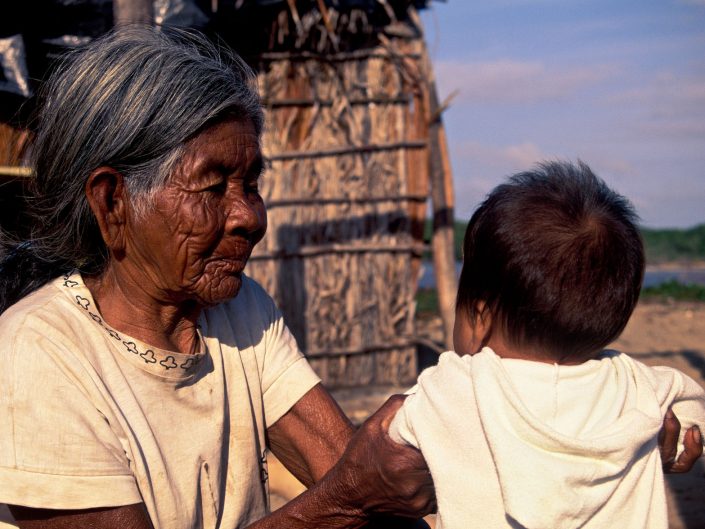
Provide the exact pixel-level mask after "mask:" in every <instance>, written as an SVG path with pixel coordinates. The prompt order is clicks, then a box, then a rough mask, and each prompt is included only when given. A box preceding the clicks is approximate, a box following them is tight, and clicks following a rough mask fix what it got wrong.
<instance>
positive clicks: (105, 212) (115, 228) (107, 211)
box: [86, 166, 127, 252]
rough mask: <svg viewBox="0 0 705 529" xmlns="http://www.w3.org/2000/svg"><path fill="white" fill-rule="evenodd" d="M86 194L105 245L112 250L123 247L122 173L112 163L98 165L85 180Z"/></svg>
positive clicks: (123, 198)
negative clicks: (110, 165) (110, 164)
mask: <svg viewBox="0 0 705 529" xmlns="http://www.w3.org/2000/svg"><path fill="white" fill-rule="evenodd" d="M86 198H87V199H88V204H89V205H90V207H91V210H93V214H94V215H95V218H96V220H97V221H98V226H99V228H100V233H101V235H102V236H103V241H105V244H106V246H107V247H108V248H109V249H110V250H111V251H112V252H120V251H121V250H124V248H125V224H126V220H127V219H126V214H127V207H126V199H127V196H126V190H125V183H124V178H123V176H122V173H120V171H118V170H116V169H113V168H112V167H107V166H103V167H98V168H97V169H96V170H95V171H93V172H92V173H91V174H90V176H89V177H88V181H87V182H86Z"/></svg>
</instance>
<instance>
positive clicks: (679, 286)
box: [641, 279, 705, 301]
mask: <svg viewBox="0 0 705 529" xmlns="http://www.w3.org/2000/svg"><path fill="white" fill-rule="evenodd" d="M641 299H646V300H655V301H665V300H675V301H705V286H704V285H684V284H683V283H679V282H678V281H676V280H675V279H672V280H670V281H666V282H665V283H661V284H660V285H656V286H653V287H648V288H645V289H643V290H642V291H641Z"/></svg>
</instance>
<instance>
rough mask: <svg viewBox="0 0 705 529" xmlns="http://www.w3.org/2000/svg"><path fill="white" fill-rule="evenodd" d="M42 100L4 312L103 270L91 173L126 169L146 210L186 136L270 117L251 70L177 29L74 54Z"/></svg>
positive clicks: (9, 257) (101, 43)
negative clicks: (68, 275)
mask: <svg viewBox="0 0 705 529" xmlns="http://www.w3.org/2000/svg"><path fill="white" fill-rule="evenodd" d="M40 103H41V104H40V108H39V112H38V127H37V134H36V139H35V141H34V144H33V146H32V149H31V156H32V160H33V169H34V172H35V175H34V176H33V178H32V181H31V185H30V193H29V194H30V196H29V204H30V206H31V207H30V208H29V211H28V212H27V217H28V222H29V227H28V230H27V231H28V232H29V235H28V237H29V241H16V240H12V238H9V237H8V236H7V234H5V235H4V236H3V240H2V244H1V246H2V249H1V250H0V254H2V255H3V257H4V258H3V261H2V263H0V313H1V312H2V311H4V310H5V309H6V308H7V307H9V306H10V305H12V304H13V303H14V302H16V301H17V300H19V299H20V298H21V297H23V296H25V295H27V294H28V293H30V292H31V291H33V290H35V289H37V288H39V287H40V286H42V285H43V284H44V283H46V282H47V281H49V280H50V279H52V278H54V277H57V276H59V275H61V274H62V273H65V272H67V271H70V270H72V269H74V268H75V269H78V270H80V271H82V272H85V273H94V274H95V273H99V272H100V271H101V270H102V269H103V267H104V266H105V264H106V263H107V259H108V251H107V249H106V247H105V244H104V242H103V239H102V237H101V234H100V230H99V229H98V225H97V222H96V220H95V217H94V215H93V212H92V211H91V209H90V207H89V205H88V201H87V199H86V196H85V191H84V188H85V184H86V181H87V180H88V177H89V175H90V174H91V172H92V171H93V170H94V169H96V168H98V167H100V166H102V165H108V166H111V167H113V168H115V169H117V170H119V171H120V172H121V173H122V174H123V176H124V177H125V182H126V187H127V189H128V191H129V192H130V196H131V199H132V201H133V207H134V208H135V210H136V211H137V213H138V214H139V213H140V212H142V213H143V212H144V211H145V210H146V209H147V208H149V207H150V205H151V200H152V198H153V197H154V194H155V193H156V192H157V191H158V189H159V188H160V186H162V185H163V184H164V182H165V180H166V178H167V177H168V175H169V174H170V173H171V171H172V169H173V168H174V166H175V164H176V163H178V161H179V160H180V158H181V155H182V152H183V146H184V144H185V143H186V141H187V140H188V139H190V138H191V137H193V136H194V135H195V134H197V133H198V132H200V131H201V130H203V129H204V128H205V127H207V126H208V125H209V124H213V123H214V122H216V121H218V120H220V119H224V118H226V117H229V116H233V117H237V118H240V119H244V120H249V121H251V122H252V123H253V125H254V127H255V130H256V131H257V133H258V134H260V133H261V131H262V124H263V114H262V108H261V105H260V101H259V97H258V95H257V88H256V82H255V76H254V73H253V72H252V70H250V68H249V67H248V66H247V65H246V64H245V63H244V62H243V61H242V60H241V59H240V58H239V57H237V56H236V55H235V54H233V53H231V52H229V51H228V50H226V49H222V48H218V47H216V46H214V45H213V44H212V43H210V42H209V41H208V40H207V39H206V38H205V37H204V36H202V35H200V34H198V33H196V32H192V31H187V30H178V29H174V28H150V27H138V26H128V27H122V28H119V29H117V30H114V31H112V32H110V33H108V34H106V35H104V36H103V37H101V38H100V39H97V40H96V41H94V42H91V43H89V44H87V45H86V46H84V47H82V48H79V49H77V50H76V51H74V52H71V53H69V54H68V55H67V56H66V57H65V59H64V60H63V62H62V63H61V65H60V66H59V67H58V69H57V70H56V71H55V72H54V73H53V75H52V76H51V78H50V79H49V80H48V82H47V83H46V84H45V86H44V87H43V89H42V92H41V98H40Z"/></svg>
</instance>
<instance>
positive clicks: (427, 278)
mask: <svg viewBox="0 0 705 529" xmlns="http://www.w3.org/2000/svg"><path fill="white" fill-rule="evenodd" d="M461 267H462V263H461V262H457V263H456V272H457V273H458V275H460V268H461ZM671 280H676V281H678V282H679V283H683V284H684V285H687V284H695V285H705V268H673V269H651V268H647V270H646V273H645V274H644V288H646V287H653V286H658V285H660V284H661V283H666V282H668V281H671ZM435 286H436V278H435V276H434V273H433V263H432V262H431V261H424V263H423V273H422V274H421V279H420V280H419V288H435Z"/></svg>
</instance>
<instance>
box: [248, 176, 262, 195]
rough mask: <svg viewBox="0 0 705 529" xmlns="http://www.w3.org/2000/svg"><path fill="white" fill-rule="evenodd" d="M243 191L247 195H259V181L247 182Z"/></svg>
mask: <svg viewBox="0 0 705 529" xmlns="http://www.w3.org/2000/svg"><path fill="white" fill-rule="evenodd" d="M245 189H246V190H247V192H248V193H259V179H256V180H249V181H248V182H247V183H246V184H245Z"/></svg>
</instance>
